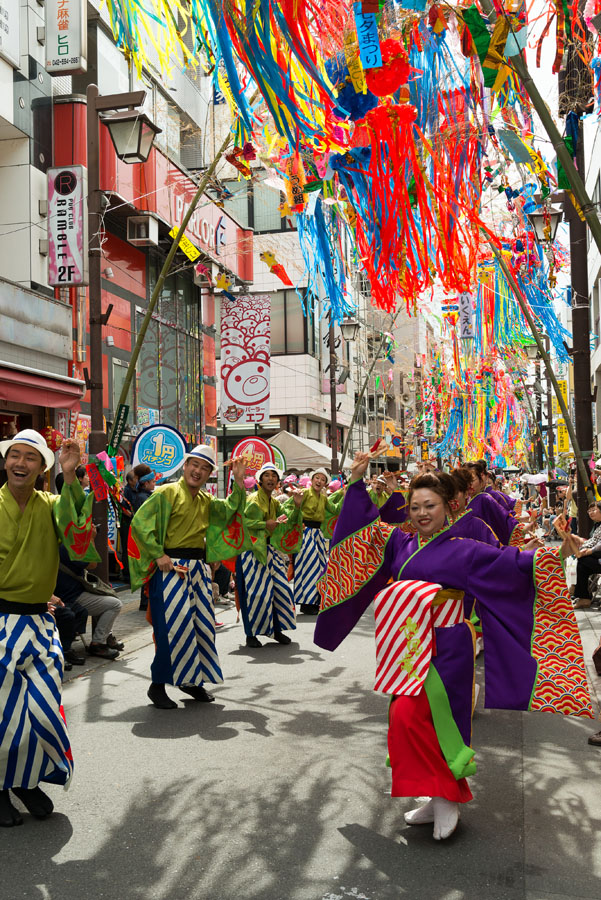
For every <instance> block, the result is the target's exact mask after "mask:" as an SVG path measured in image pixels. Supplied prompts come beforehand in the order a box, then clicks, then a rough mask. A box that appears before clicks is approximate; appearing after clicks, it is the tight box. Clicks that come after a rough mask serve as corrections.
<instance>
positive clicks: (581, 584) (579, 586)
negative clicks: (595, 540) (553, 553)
mask: <svg viewBox="0 0 601 900" xmlns="http://www.w3.org/2000/svg"><path fill="white" fill-rule="evenodd" d="M591 575H601V560H600V559H595V557H594V556H583V557H582V559H579V560H578V562H577V563H576V590H575V591H574V596H575V597H583V598H584V597H588V598H589V599H590V596H591V595H590V592H589V589H588V580H589V577H590V576H591Z"/></svg>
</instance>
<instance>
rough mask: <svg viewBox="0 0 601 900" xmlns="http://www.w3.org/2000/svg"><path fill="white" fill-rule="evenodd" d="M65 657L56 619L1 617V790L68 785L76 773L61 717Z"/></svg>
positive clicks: (2, 615)
mask: <svg viewBox="0 0 601 900" xmlns="http://www.w3.org/2000/svg"><path fill="white" fill-rule="evenodd" d="M62 675H63V652H62V649H61V645H60V640H59V637H58V631H57V629H56V626H55V623H54V619H53V618H52V616H51V615H50V613H43V614H41V615H33V616H28V615H14V614H11V615H7V614H5V613H0V783H1V789H2V790H5V789H6V788H11V787H23V788H34V787H36V786H37V785H38V784H39V783H40V782H41V781H46V782H50V783H51V784H67V782H68V781H69V779H70V778H71V775H72V773H73V762H72V760H71V758H70V757H71V750H70V746H69V736H68V734H67V727H66V725H65V722H64V719H63V717H62V715H61V709H60V707H61V683H62Z"/></svg>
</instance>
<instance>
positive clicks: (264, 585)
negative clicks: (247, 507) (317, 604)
mask: <svg viewBox="0 0 601 900" xmlns="http://www.w3.org/2000/svg"><path fill="white" fill-rule="evenodd" d="M236 586H237V588H238V597H239V599H240V612H241V613H242V620H243V622H244V631H245V633H246V635H247V636H248V637H251V636H252V637H256V636H257V635H258V634H263V635H265V636H266V637H272V636H273V633H274V631H284V630H292V629H295V628H296V615H295V610H294V600H293V597H292V589H291V587H290V584H289V582H288V577H287V572H286V563H285V561H284V557H283V556H281V555H280V554H279V553H277V552H276V551H275V550H274V549H273V547H271V546H269V547H268V548H267V565H265V566H264V565H263V564H262V563H260V562H259V560H258V559H256V557H255V555H254V553H253V552H252V550H246V551H245V552H244V553H241V554H240V556H239V557H238V559H237V560H236Z"/></svg>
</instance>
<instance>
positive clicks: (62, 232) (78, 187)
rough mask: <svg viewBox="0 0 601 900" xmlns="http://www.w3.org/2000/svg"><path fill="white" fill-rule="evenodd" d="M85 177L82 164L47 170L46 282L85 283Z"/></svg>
mask: <svg viewBox="0 0 601 900" xmlns="http://www.w3.org/2000/svg"><path fill="white" fill-rule="evenodd" d="M86 182H87V179H86V170H85V169H84V167H83V166H69V167H63V168H55V169H48V284H50V285H52V287H70V286H75V285H82V284H87V283H88V210H87V202H86V197H87V183H86Z"/></svg>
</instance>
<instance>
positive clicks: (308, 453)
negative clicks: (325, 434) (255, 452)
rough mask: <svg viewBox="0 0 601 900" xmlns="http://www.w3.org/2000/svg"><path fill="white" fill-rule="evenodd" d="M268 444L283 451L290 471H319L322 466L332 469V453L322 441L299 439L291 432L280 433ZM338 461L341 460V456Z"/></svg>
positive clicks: (270, 439)
mask: <svg viewBox="0 0 601 900" xmlns="http://www.w3.org/2000/svg"><path fill="white" fill-rule="evenodd" d="M268 443H269V444H273V446H274V447H277V448H278V450H281V451H282V453H283V454H284V456H285V457H286V465H287V466H288V468H289V469H317V468H319V467H320V466H324V467H325V468H327V469H330V468H331V467H332V451H331V449H330V448H329V447H328V445H327V444H322V443H321V442H320V441H313V440H311V438H302V437H298V435H296V434H291V433H290V432H289V431H280V433H279V434H276V435H275V436H274V437H272V438H269V440H268ZM338 459H340V454H339V455H338Z"/></svg>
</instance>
